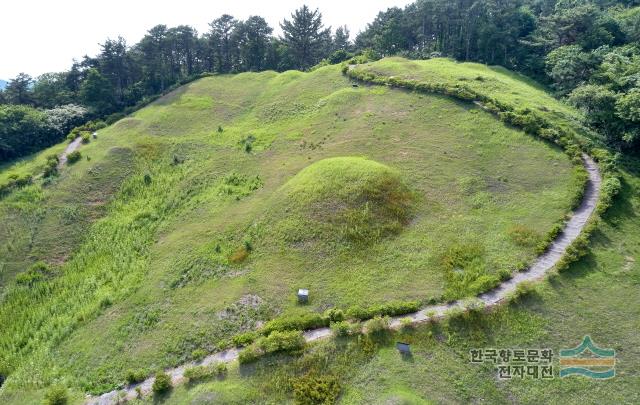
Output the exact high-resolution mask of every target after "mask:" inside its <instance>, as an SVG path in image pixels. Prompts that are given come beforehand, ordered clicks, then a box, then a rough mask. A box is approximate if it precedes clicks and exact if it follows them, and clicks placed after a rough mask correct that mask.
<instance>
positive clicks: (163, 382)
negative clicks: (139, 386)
mask: <svg viewBox="0 0 640 405" xmlns="http://www.w3.org/2000/svg"><path fill="white" fill-rule="evenodd" d="M170 389H171V377H170V376H169V374H167V373H165V372H164V371H158V372H157V373H156V378H155V380H154V381H153V385H152V386H151V390H152V391H153V393H154V394H164V393H166V392H168V391H169V390H170Z"/></svg>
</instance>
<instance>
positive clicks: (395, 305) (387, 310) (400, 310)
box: [345, 301, 420, 320]
mask: <svg viewBox="0 0 640 405" xmlns="http://www.w3.org/2000/svg"><path fill="white" fill-rule="evenodd" d="M419 310H420V301H390V302H387V303H384V304H380V305H373V306H371V307H368V308H363V307H362V306H359V305H356V306H353V307H351V308H349V309H348V310H347V312H346V313H345V317H346V318H348V319H358V320H367V319H371V318H373V317H375V316H384V315H388V316H398V315H406V314H411V313H413V312H417V311H419Z"/></svg>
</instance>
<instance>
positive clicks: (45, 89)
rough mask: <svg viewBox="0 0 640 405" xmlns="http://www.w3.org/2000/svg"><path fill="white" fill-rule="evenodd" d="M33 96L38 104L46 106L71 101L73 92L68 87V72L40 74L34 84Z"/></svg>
mask: <svg viewBox="0 0 640 405" xmlns="http://www.w3.org/2000/svg"><path fill="white" fill-rule="evenodd" d="M33 98H34V100H35V102H36V104H37V105H38V106H40V107H45V108H52V107H55V106H57V105H62V104H69V103H71V101H72V99H73V92H72V91H71V90H70V89H69V88H68V87H67V74H66V73H45V74H43V75H40V76H38V78H37V80H36V81H35V84H34V85H33Z"/></svg>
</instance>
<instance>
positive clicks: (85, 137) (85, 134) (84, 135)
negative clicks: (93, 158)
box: [80, 132, 91, 144]
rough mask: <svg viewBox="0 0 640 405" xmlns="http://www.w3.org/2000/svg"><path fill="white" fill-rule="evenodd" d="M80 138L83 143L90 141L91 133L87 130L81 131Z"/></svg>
mask: <svg viewBox="0 0 640 405" xmlns="http://www.w3.org/2000/svg"><path fill="white" fill-rule="evenodd" d="M80 136H81V138H82V143H83V144H87V143H89V142H91V134H90V133H89V132H83V133H82V135H80Z"/></svg>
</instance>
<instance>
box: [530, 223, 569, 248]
mask: <svg viewBox="0 0 640 405" xmlns="http://www.w3.org/2000/svg"><path fill="white" fill-rule="evenodd" d="M564 225H565V223H564V221H562V222H559V223H556V224H554V225H553V227H552V228H551V230H550V231H549V232H547V234H546V235H545V236H544V238H543V239H542V240H540V242H538V245H537V246H536V254H538V255H540V254H542V253H544V252H546V251H547V249H549V246H551V244H552V243H553V241H554V240H556V238H557V237H558V235H560V234H561V233H562V231H563V230H564Z"/></svg>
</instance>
